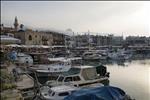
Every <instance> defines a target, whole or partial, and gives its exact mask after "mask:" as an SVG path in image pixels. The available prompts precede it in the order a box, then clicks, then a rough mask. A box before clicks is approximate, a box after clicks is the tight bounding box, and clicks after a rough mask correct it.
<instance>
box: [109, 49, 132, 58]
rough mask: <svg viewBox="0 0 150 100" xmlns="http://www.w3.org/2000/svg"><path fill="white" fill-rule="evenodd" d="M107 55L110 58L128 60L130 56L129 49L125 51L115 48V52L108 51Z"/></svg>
mask: <svg viewBox="0 0 150 100" xmlns="http://www.w3.org/2000/svg"><path fill="white" fill-rule="evenodd" d="M108 57H109V58H110V59H112V60H128V59H130V58H131V57H132V52H131V51H125V50H124V49H120V50H117V51H116V52H113V51H111V52H109V53H108Z"/></svg>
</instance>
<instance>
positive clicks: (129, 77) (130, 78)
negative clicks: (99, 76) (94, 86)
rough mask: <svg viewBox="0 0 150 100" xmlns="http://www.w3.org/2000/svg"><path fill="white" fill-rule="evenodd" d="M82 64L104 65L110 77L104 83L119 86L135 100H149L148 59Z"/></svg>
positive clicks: (149, 62) (149, 76)
mask: <svg viewBox="0 0 150 100" xmlns="http://www.w3.org/2000/svg"><path fill="white" fill-rule="evenodd" d="M84 64H89V65H98V64H104V65H106V66H107V70H108V72H110V79H109V81H107V82H103V83H104V84H105V85H113V86H116V87H120V88H122V89H123V90H125V91H126V92H127V93H128V94H129V95H131V97H133V98H135V99H136V100H150V59H143V60H128V61H125V60H120V61H113V60H107V61H105V60H101V61H95V62H93V61H92V62H89V61H85V62H84Z"/></svg>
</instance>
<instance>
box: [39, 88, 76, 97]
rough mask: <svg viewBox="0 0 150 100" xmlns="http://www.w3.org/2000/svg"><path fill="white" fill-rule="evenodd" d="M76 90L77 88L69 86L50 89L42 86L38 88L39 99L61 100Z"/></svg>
mask: <svg viewBox="0 0 150 100" xmlns="http://www.w3.org/2000/svg"><path fill="white" fill-rule="evenodd" d="M77 90H78V88H77V87H74V86H71V85H70V86H69V85H61V86H56V87H51V88H50V87H49V86H42V87H41V88H40V98H41V99H42V100H63V99H64V98H65V97H67V96H68V95H70V94H72V93H73V92H75V91H77Z"/></svg>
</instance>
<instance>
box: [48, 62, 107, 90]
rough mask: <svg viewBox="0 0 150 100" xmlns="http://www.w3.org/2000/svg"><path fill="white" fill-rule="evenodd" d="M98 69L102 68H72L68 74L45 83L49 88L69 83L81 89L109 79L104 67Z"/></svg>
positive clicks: (65, 73) (82, 66) (84, 66)
mask: <svg viewBox="0 0 150 100" xmlns="http://www.w3.org/2000/svg"><path fill="white" fill-rule="evenodd" d="M100 67H102V66H97V67H96V66H86V65H80V66H74V67H72V68H71V69H70V70H69V71H68V72H64V73H61V74H60V75H59V76H58V78H57V79H56V80H50V81H47V82H46V84H47V85H49V86H58V85H62V84H68V83H70V84H72V85H74V86H76V87H82V86H85V85H91V84H94V83H101V82H102V81H104V80H108V79H109V75H108V74H109V73H108V72H107V71H106V69H105V67H103V68H102V69H100V70H99V68H100ZM104 69H105V70H104Z"/></svg>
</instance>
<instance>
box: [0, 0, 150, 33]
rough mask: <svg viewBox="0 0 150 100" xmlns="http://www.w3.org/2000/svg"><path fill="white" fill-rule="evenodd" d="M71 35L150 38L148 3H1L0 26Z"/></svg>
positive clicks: (149, 3)
mask: <svg viewBox="0 0 150 100" xmlns="http://www.w3.org/2000/svg"><path fill="white" fill-rule="evenodd" d="M15 16H17V17H18V21H19V23H23V24H24V25H25V26H28V27H33V28H44V29H51V28H54V29H58V30H66V29H68V28H71V29H72V30H73V31H75V32H87V31H88V30H90V32H99V33H114V34H115V35H122V33H123V35H126V36H127V35H146V36H150V2H149V1H144V2H142V1H120V2H119V1H20V2H19V1H1V23H3V24H4V25H5V26H6V25H7V26H13V22H14V18H15Z"/></svg>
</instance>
